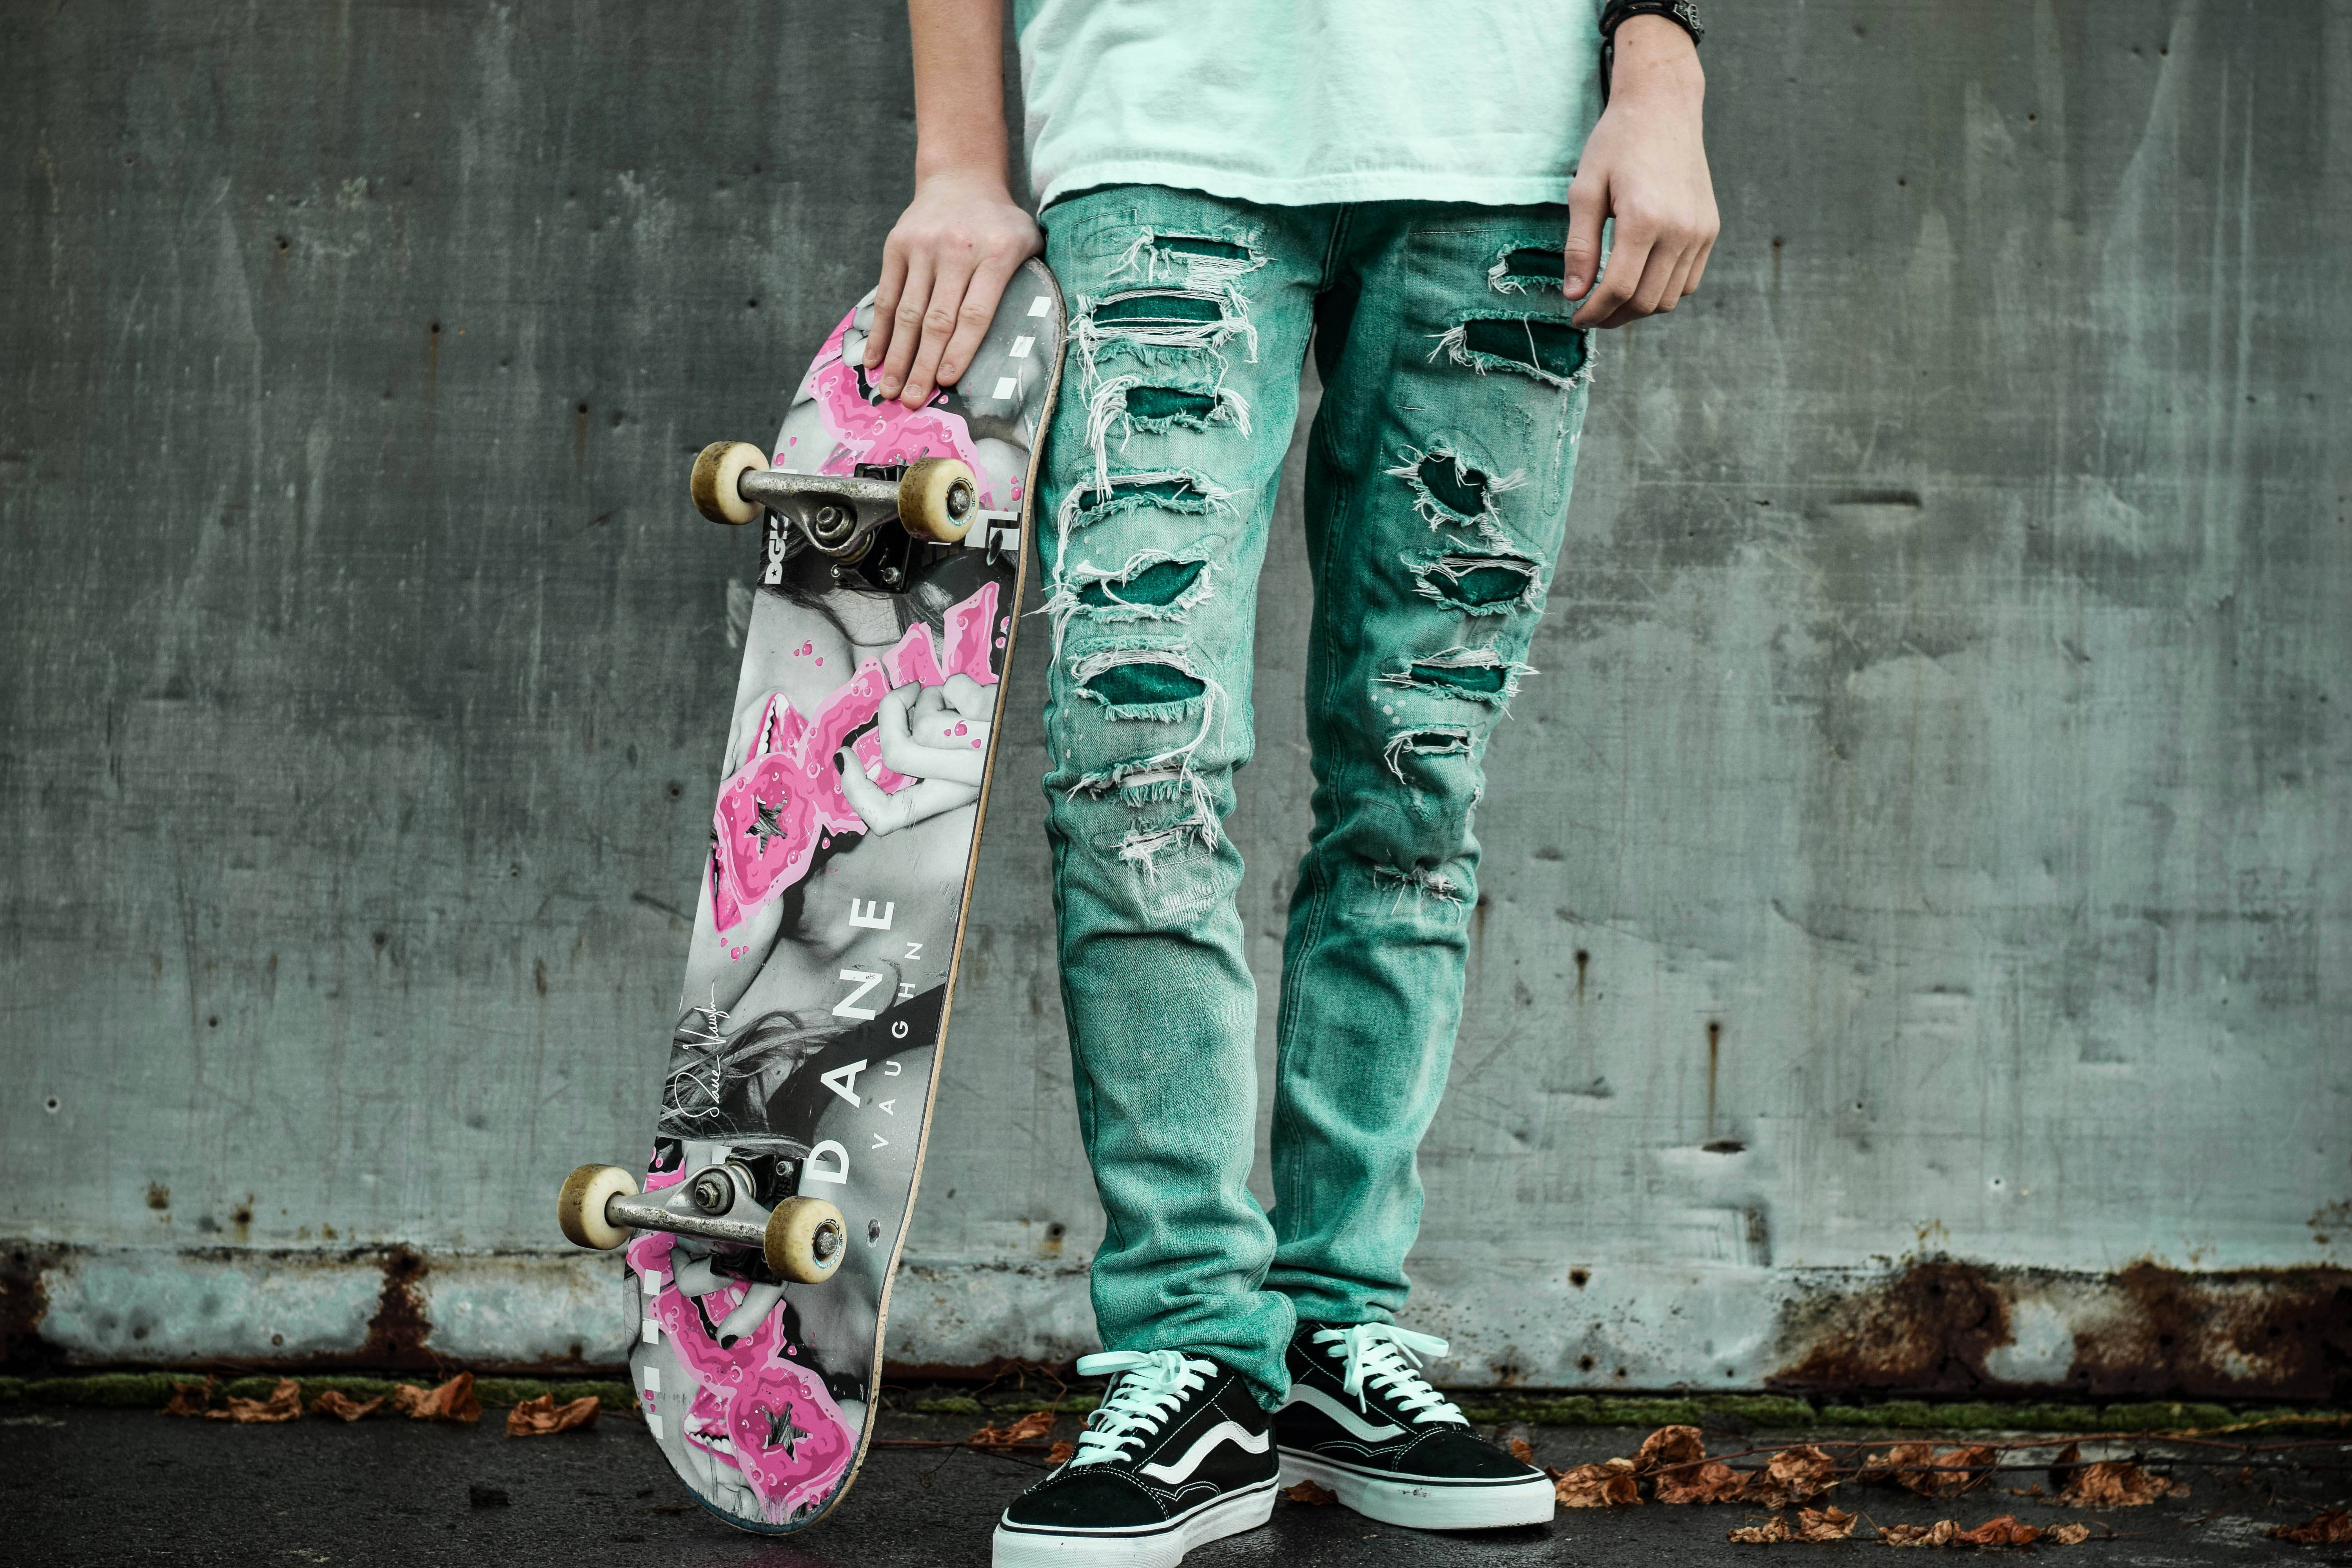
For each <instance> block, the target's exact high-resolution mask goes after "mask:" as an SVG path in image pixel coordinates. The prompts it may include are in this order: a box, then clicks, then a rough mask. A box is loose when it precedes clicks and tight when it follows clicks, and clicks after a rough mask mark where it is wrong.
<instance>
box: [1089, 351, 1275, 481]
mask: <svg viewBox="0 0 2352 1568" xmlns="http://www.w3.org/2000/svg"><path fill="white" fill-rule="evenodd" d="M1114 425H1116V426H1119V427H1120V429H1121V434H1120V437H1119V450H1120V451H1121V452H1122V453H1124V452H1125V451H1126V449H1127V443H1128V442H1129V441H1130V440H1132V439H1133V438H1134V437H1135V435H1136V433H1137V432H1138V431H1141V432H1143V433H1144V434H1146V435H1162V434H1165V433H1166V432H1168V431H1170V430H1179V429H1181V430H1206V429H1207V428H1208V427H1209V426H1212V425H1230V426H1233V427H1234V432H1235V433H1236V434H1238V435H1241V436H1244V437H1246V436H1247V435H1248V434H1249V433H1250V423H1249V402H1248V400H1247V399H1245V398H1244V397H1243V396H1242V395H1241V394H1240V393H1238V392H1235V391H1234V390H1232V389H1231V388H1230V387H1228V386H1226V385H1225V384H1224V378H1223V376H1222V375H1219V376H1214V377H1210V376H1205V375H1202V374H1201V373H1200V372H1199V371H1198V370H1197V369H1194V368H1192V367H1190V366H1186V367H1183V368H1174V367H1171V368H1168V369H1165V370H1160V369H1157V368H1155V369H1153V370H1152V371H1151V373H1150V374H1143V373H1142V372H1141V370H1140V369H1135V370H1129V371H1128V372H1127V373H1126V374H1118V375H1109V376H1105V377H1104V378H1103V379H1102V380H1101V381H1100V382H1099V383H1098V384H1097V385H1096V387H1095V389H1094V391H1093V392H1092V393H1091V394H1089V395H1087V450H1088V451H1089V452H1092V453H1093V454H1094V458H1095V488H1096V489H1097V490H1106V489H1109V488H1110V432H1111V427H1112V426H1114Z"/></svg>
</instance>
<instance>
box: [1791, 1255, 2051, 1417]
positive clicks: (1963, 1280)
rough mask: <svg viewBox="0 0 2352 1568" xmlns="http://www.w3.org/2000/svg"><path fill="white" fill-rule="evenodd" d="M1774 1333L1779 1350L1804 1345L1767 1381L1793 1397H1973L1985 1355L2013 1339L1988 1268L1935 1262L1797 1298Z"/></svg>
mask: <svg viewBox="0 0 2352 1568" xmlns="http://www.w3.org/2000/svg"><path fill="white" fill-rule="evenodd" d="M1780 1331H1781V1343H1782V1344H1783V1345H1784V1346H1787V1345H1790V1344H1792V1343H1793V1344H1797V1345H1801V1346H1802V1347H1803V1349H1802V1352H1801V1354H1800V1355H1799V1356H1798V1358H1797V1359H1796V1361H1795V1362H1794V1363H1791V1364H1790V1365H1789V1366H1788V1367H1787V1370H1785V1371H1783V1372H1780V1373H1775V1374H1774V1375H1772V1376H1771V1377H1769V1378H1768V1379H1766V1384H1767V1386H1769V1387H1771V1388H1777V1389H1785V1390H1788V1391H1790V1392H1791V1393H1797V1392H1808V1393H1810V1392H1829V1391H1832V1390H1849V1389H1851V1390H1874V1391H1882V1392H1885V1393H1888V1394H1974V1393H1977V1392H1979V1391H1980V1390H1982V1389H1984V1388H1986V1387H1988V1386H1990V1385H1991V1384H1994V1383H1995V1382H1996V1381H1997V1380H1996V1379H1995V1378H1993V1376H1992V1375H1991V1374H1990V1373H1988V1372H1987V1371H1986V1370H1985V1356H1986V1355H1987V1354H1988V1353H1989V1352H1991V1351H1993V1350H1995V1349H1997V1348H1998V1347H2000V1346H2001V1345H2005V1344H2008V1343H2009V1342H2010V1337H2011V1336H2010V1327H2009V1304H2008V1302H2007V1300H2005V1299H2004V1298H2003V1296H2002V1294H2001V1292H2000V1290H1999V1289H1995V1287H1994V1285H1993V1283H1992V1281H1991V1279H1990V1278H1989V1277H1988V1276H1987V1273H1986V1271H1985V1270H1984V1269H1982V1268H1978V1267H1976V1266H1975V1265H1973V1264H1968V1263H1955V1262H1952V1261H1949V1260H1948V1259H1942V1258H1938V1259H1935V1260H1933V1261H1930V1262H1926V1263H1918V1264H1914V1265H1913V1266H1912V1267H1911V1268H1907V1269H1906V1270H1904V1272H1903V1273H1901V1274H1900V1275H1897V1276H1896V1277H1895V1279H1893V1280H1891V1281H1889V1282H1888V1283H1886V1284H1885V1285H1882V1286H1877V1287H1874V1288H1871V1289H1861V1290H1853V1291H1836V1292H1832V1291H1822V1292H1821V1293H1818V1294H1811V1295H1807V1296H1802V1297H1800V1298H1798V1299H1797V1300H1794V1301H1791V1302H1790V1304H1789V1306H1788V1307H1787V1308H1785V1309H1784V1310H1782V1313H1781V1320H1780Z"/></svg>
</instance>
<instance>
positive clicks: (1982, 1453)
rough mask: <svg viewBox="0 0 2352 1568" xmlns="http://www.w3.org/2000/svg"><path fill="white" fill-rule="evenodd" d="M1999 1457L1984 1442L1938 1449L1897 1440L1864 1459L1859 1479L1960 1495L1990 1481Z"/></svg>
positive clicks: (1924, 1493)
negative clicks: (1887, 1447) (1895, 1442)
mask: <svg viewBox="0 0 2352 1568" xmlns="http://www.w3.org/2000/svg"><path fill="white" fill-rule="evenodd" d="M1997 1458H1998V1456H1997V1454H1996V1452H1995V1450H1993V1449H1992V1448H1990V1447H1987V1446H1985V1445H1983V1444H1976V1445H1972V1446H1970V1447H1958V1448H1942V1449H1939V1448H1937V1447H1936V1445H1934V1444H1933V1443H1897V1444H1895V1447H1891V1448H1889V1449H1887V1450H1886V1452H1885V1453H1883V1454H1873V1455H1871V1456H1870V1457H1869V1458H1866V1459H1864V1461H1863V1465H1862V1472H1861V1475H1860V1477H1859V1478H1858V1479H1862V1480H1865V1481H1893V1482H1894V1483H1895V1485H1896V1486H1898V1487H1902V1488H1905V1489H1907V1490H1910V1491H1915V1492H1917V1493H1918V1494H1919V1495H1920V1496H1921V1497H1958V1495H1959V1494H1960V1493H1962V1492H1965V1491H1972V1490H1974V1489H1976V1488H1978V1487H1980V1486H1982V1485H1984V1484H1985V1482H1986V1481H1988V1480H1990V1479H1991V1478H1992V1467H1993V1465H1994V1463H1995V1462H1996V1459H1997Z"/></svg>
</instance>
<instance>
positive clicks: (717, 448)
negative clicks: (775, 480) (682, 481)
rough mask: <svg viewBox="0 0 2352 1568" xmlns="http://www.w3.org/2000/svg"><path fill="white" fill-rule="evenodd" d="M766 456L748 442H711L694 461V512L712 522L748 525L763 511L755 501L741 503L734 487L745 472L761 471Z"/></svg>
mask: <svg viewBox="0 0 2352 1568" xmlns="http://www.w3.org/2000/svg"><path fill="white" fill-rule="evenodd" d="M767 466H768V454H767V453H765V452H762V451H761V450H760V448H759V447H754V446H753V445H751V442H749V441H713V442H712V443H710V445H709V446H708V447H704V448H703V449H702V451H701V453H700V455H699V456H698V457H697V458H695V459H694V477H693V478H692V479H689V480H688V489H691V490H692V491H693V492H694V510H697V511H698V512H700V513H701V514H702V515H703V516H705V517H707V518H709V520H710V521H713V522H733V523H743V522H751V521H754V520H755V519H757V518H758V517H759V515H760V514H761V512H762V511H764V510H767V509H766V508H765V507H762V506H761V504H760V503H759V502H758V501H750V500H744V499H743V492H742V491H741V490H740V489H737V488H736V487H737V486H738V485H739V484H740V482H741V481H742V478H743V472H744V470H745V469H747V468H766V467H767Z"/></svg>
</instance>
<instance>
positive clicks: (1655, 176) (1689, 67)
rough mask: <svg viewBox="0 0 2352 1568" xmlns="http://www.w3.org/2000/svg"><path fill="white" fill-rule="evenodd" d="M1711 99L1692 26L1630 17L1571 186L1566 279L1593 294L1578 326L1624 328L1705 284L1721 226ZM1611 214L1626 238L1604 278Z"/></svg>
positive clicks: (1581, 296) (1566, 284) (1578, 294)
mask: <svg viewBox="0 0 2352 1568" xmlns="http://www.w3.org/2000/svg"><path fill="white" fill-rule="evenodd" d="M1705 100H1706V77H1705V76H1704V75H1703V74H1702V73H1701V72H1700V70H1699V65H1698V50H1697V48H1696V47H1695V46H1694V45H1693V44H1692V43H1691V39H1690V35H1689V34H1688V33H1685V32H1684V31H1683V30H1682V29H1681V28H1680V27H1678V26H1675V24H1674V23H1673V22H1670V21H1668V20H1667V19H1666V18H1664V17H1663V16H1633V17H1629V18H1628V19H1627V20H1626V21H1624V22H1623V23H1622V24H1620V25H1619V26H1618V28H1617V61H1616V67H1615V69H1614V72H1613V74H1612V77H1611V79H1610V91H1609V107H1608V109H1607V110H1605V111H1604V112H1603V113H1602V114H1601V122H1600V123H1599V124H1597V125H1595V126H1594V127H1593V128H1592V134H1591V136H1589V137H1587V138H1586V139H1585V142H1584V155H1583V156H1582V157H1581V158H1580V159H1579V160H1578V163H1577V168H1576V178H1575V179H1574V180H1572V181H1570V183H1569V187H1568V212H1569V221H1568V251H1567V268H1566V271H1567V277H1566V279H1564V280H1563V283H1562V288H1563V289H1564V290H1565V292H1566V293H1567V295H1568V297H1569V298H1570V299H1571V300H1584V304H1583V307H1582V308H1581V309H1580V310H1578V311H1577V312H1576V316H1575V321H1576V324H1577V325H1578V326H1580V327H1622V326H1623V325H1624V324H1625V323H1626V322H1628V321H1639V320H1641V319H1642V318H1643V317H1644V316H1649V315H1654V314H1657V313H1658V312H1661V311H1666V310H1673V309H1674V308H1675V306H1676V305H1678V304H1680V303H1681V302H1682V301H1683V300H1684V299H1685V297H1687V296H1688V295H1690V294H1691V293H1692V292H1694V291H1695V290H1696V289H1697V288H1698V281H1699V279H1700V278H1701V277H1703V276H1705V274H1706V258H1707V254H1708V252H1710V251H1712V250H1713V249H1714V248H1715V237H1716V235H1717V233H1718V232H1719V231H1720V229H1721V228H1722V220H1721V218H1720V217H1719V216H1717V212H1716V207H1715V183H1714V181H1713V179H1712V178H1711V177H1710V176H1709V175H1708V174H1707V168H1706V138H1705V135H1704V133H1703V123H1702V115H1701V112H1700V111H1701V107H1702V105H1703V103H1704V101H1705ZM1609 218H1614V219H1615V220H1616V238H1615V243H1614V244H1613V245H1612V247H1611V250H1610V255H1609V271H1608V274H1607V276H1605V277H1600V276H1599V274H1600V268H1601V222H1602V220H1604V219H1609ZM1596 279H1597V281H1596ZM1588 290H1589V291H1590V297H1589V298H1588V297H1587V291H1588Z"/></svg>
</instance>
